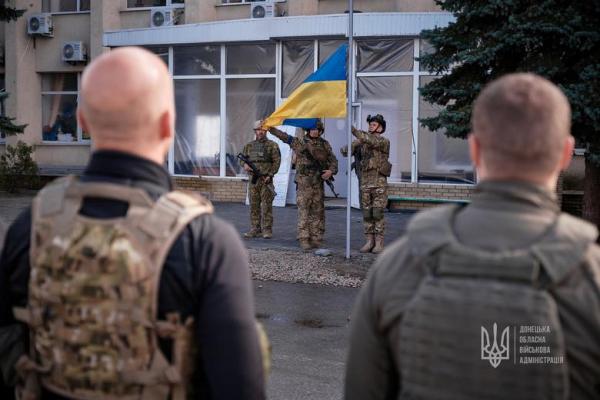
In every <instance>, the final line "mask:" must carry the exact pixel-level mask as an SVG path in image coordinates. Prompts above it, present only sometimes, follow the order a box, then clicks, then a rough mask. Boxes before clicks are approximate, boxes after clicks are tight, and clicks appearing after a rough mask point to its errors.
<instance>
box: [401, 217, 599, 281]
mask: <svg viewBox="0 0 600 400" xmlns="http://www.w3.org/2000/svg"><path fill="white" fill-rule="evenodd" d="M459 207H460V206H447V207H438V208H435V209H433V210H429V211H426V212H421V213H419V214H417V216H415V218H414V219H413V220H412V221H411V222H410V224H409V226H408V238H409V243H410V244H411V246H410V247H411V251H412V252H413V254H415V255H416V256H417V257H419V258H424V257H428V256H433V255H434V253H437V252H438V251H439V250H441V249H442V248H444V250H443V251H439V254H438V255H437V258H436V260H435V262H433V264H434V265H432V267H433V268H434V271H432V272H434V274H436V275H445V276H465V277H472V278H493V279H501V280H511V281H520V282H529V283H532V284H537V283H538V282H539V278H540V276H541V271H542V270H543V271H544V272H545V273H546V274H547V276H548V280H549V281H550V283H558V282H560V281H562V280H563V279H564V278H565V277H566V276H567V275H568V274H569V272H570V271H572V270H573V269H574V268H576V267H578V266H580V265H581V263H582V262H583V260H584V258H585V256H586V254H587V249H588V247H589V246H590V245H592V244H593V243H594V242H595V240H596V238H597V236H598V231H597V229H596V227H595V226H593V225H591V224H590V223H588V222H585V221H583V220H580V219H578V218H575V217H572V216H570V215H567V214H560V215H559V216H558V217H557V219H556V222H555V224H554V225H553V226H552V227H551V228H550V229H549V231H548V233H547V234H546V235H544V237H543V238H541V239H540V240H539V241H538V242H537V243H536V244H534V245H533V246H532V247H531V248H529V249H521V250H514V251H505V252H486V251H480V250H477V249H470V248H467V247H465V246H463V245H461V244H460V243H458V242H457V241H456V238H455V236H454V234H453V232H452V219H453V216H454V214H455V213H456V212H457V210H458V209H459Z"/></svg>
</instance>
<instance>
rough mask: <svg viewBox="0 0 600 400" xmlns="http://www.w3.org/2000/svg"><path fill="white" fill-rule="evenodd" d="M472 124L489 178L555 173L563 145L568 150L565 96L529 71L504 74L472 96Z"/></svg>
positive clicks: (541, 176)
mask: <svg viewBox="0 0 600 400" xmlns="http://www.w3.org/2000/svg"><path fill="white" fill-rule="evenodd" d="M472 128H473V132H472V136H473V137H474V138H475V140H476V142H477V145H478V147H479V150H480V154H479V155H480V157H481V160H480V161H481V162H482V163H483V164H484V167H485V170H486V174H487V175H488V177H490V178H509V179H513V178H514V179H520V180H529V181H540V182H541V181H543V180H544V179H546V178H548V177H553V176H554V175H555V174H556V176H558V173H559V172H560V170H561V169H562V168H563V167H564V166H563V162H564V161H565V160H564V157H565V153H567V150H568V149H566V148H565V146H567V147H568V145H569V144H570V145H571V151H572V140H573V139H572V137H571V135H570V128H571V109H570V106H569V102H568V100H567V98H566V97H565V95H564V94H563V93H562V92H561V90H560V89H559V88H558V87H557V86H555V85H554V84H553V83H551V82H550V81H548V80H546V79H544V78H542V77H539V76H537V75H534V74H525V73H520V74H510V75H506V76H504V77H502V78H500V79H498V80H496V81H493V82H492V83H490V84H489V85H488V86H486V87H485V88H484V90H483V91H482V92H481V94H480V95H479V96H478V97H477V100H475V104H474V106H473V116H472ZM568 158H569V159H568V160H566V162H567V165H568V161H570V154H569V157H568ZM474 161H475V162H476V165H477V162H478V160H474Z"/></svg>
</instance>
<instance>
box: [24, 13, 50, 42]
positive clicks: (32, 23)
mask: <svg viewBox="0 0 600 400" xmlns="http://www.w3.org/2000/svg"><path fill="white" fill-rule="evenodd" d="M27 33H28V34H29V35H35V36H46V37H52V36H54V27H53V25H52V15H51V14H49V13H44V14H33V15H30V16H29V17H27Z"/></svg>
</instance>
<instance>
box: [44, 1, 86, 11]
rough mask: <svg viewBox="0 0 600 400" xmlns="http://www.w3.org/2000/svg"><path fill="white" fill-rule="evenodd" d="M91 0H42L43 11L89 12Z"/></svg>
mask: <svg viewBox="0 0 600 400" xmlns="http://www.w3.org/2000/svg"><path fill="white" fill-rule="evenodd" d="M90 1H91V0H42V11H43V12H55V13H56V12H87V11H90Z"/></svg>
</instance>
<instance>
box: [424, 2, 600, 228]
mask: <svg viewBox="0 0 600 400" xmlns="http://www.w3.org/2000/svg"><path fill="white" fill-rule="evenodd" d="M436 3H437V4H438V5H439V6H440V7H441V8H442V9H443V10H445V11H448V12H451V13H453V14H454V16H455V18H456V20H455V22H453V23H451V24H450V25H448V26H447V27H444V28H436V29H433V30H429V31H425V32H423V35H422V37H423V38H424V39H426V40H427V41H429V42H430V43H431V45H432V48H433V51H432V52H431V53H429V54H425V55H423V56H422V57H421V58H420V61H421V63H422V65H424V67H425V68H426V69H428V70H430V71H433V72H436V73H438V74H445V75H442V76H441V77H440V78H439V79H437V80H435V81H433V82H431V83H429V84H428V85H426V86H425V87H424V88H422V89H421V94H422V95H423V97H424V98H425V99H426V100H427V101H429V102H430V103H434V104H438V105H441V106H444V107H445V109H444V110H443V111H442V112H441V113H440V114H439V115H438V116H436V117H433V118H424V119H422V120H421V123H422V124H423V125H425V126H427V127H428V128H429V129H431V130H437V129H440V128H445V132H446V134H447V135H448V136H451V137H461V138H464V137H466V135H467V134H468V132H469V129H470V118H471V107H472V104H473V101H474V100H475V98H476V97H477V95H478V94H479V92H480V91H481V89H482V88H483V86H485V84H486V83H488V82H490V81H491V80H493V79H496V78H498V77H500V76H501V75H504V74H507V73H511V72H533V73H536V74H539V75H542V76H544V77H546V78H548V79H549V80H551V81H552V82H554V83H556V84H557V85H558V86H560V87H561V89H562V90H563V91H564V93H565V94H566V95H567V97H568V99H569V101H570V103H571V107H572V110H573V121H572V133H573V135H574V136H575V138H576V140H577V143H578V144H579V147H584V148H586V174H585V184H584V186H585V188H584V189H585V193H584V217H586V218H587V219H589V220H590V221H592V222H594V223H596V225H600V204H599V202H598V199H600V0H585V1H572V0H542V1H532V0H436Z"/></svg>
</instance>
